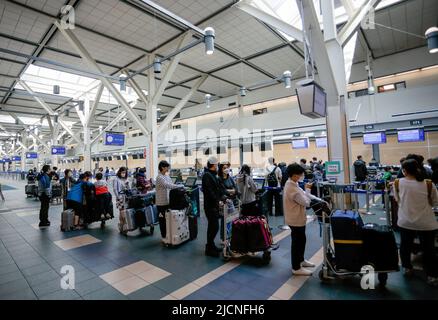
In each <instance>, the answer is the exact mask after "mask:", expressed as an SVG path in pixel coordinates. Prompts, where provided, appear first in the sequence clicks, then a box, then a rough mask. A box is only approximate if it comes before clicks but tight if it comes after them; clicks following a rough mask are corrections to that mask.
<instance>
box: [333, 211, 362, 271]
mask: <svg viewBox="0 0 438 320" xmlns="http://www.w3.org/2000/svg"><path fill="white" fill-rule="evenodd" d="M331 227H332V233H333V242H334V245H335V263H336V268H337V269H346V270H348V271H360V269H361V268H362V266H363V265H364V263H363V254H362V252H363V241H362V227H363V221H362V218H361V217H360V215H359V213H358V212H357V211H351V210H336V211H335V212H333V214H332V216H331Z"/></svg>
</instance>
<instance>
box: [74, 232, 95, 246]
mask: <svg viewBox="0 0 438 320" xmlns="http://www.w3.org/2000/svg"><path fill="white" fill-rule="evenodd" d="M74 239H75V240H76V242H78V243H80V244H82V245H88V244H92V243H97V242H101V240H99V239H97V238H95V237H93V236H91V235H89V234H84V235H82V236H78V237H75V238H74Z"/></svg>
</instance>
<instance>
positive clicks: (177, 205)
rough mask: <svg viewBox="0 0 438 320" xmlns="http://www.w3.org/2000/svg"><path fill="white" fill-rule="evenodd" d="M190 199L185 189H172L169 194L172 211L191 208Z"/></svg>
mask: <svg viewBox="0 0 438 320" xmlns="http://www.w3.org/2000/svg"><path fill="white" fill-rule="evenodd" d="M189 204H190V199H189V197H188V196H187V192H186V190H185V189H183V188H177V189H172V190H170V192H169V208H170V209H171V210H182V209H185V208H187V207H188V206H189Z"/></svg>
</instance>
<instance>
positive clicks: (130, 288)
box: [112, 276, 148, 296]
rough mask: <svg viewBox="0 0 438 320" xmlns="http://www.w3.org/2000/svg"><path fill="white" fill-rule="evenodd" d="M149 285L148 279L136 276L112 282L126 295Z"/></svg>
mask: <svg viewBox="0 0 438 320" xmlns="http://www.w3.org/2000/svg"><path fill="white" fill-rule="evenodd" d="M147 285H148V283H147V282H146V281H144V280H142V279H140V278H139V277H136V276H134V277H130V278H127V279H125V280H122V281H119V282H116V283H113V284H112V286H113V287H114V288H115V289H117V290H119V291H120V293H122V294H124V295H125V296H126V295H128V294H130V293H132V292H134V291H137V290H139V289H141V288H144V287H146V286H147Z"/></svg>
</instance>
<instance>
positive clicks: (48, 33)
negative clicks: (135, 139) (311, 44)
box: [0, 0, 438, 139]
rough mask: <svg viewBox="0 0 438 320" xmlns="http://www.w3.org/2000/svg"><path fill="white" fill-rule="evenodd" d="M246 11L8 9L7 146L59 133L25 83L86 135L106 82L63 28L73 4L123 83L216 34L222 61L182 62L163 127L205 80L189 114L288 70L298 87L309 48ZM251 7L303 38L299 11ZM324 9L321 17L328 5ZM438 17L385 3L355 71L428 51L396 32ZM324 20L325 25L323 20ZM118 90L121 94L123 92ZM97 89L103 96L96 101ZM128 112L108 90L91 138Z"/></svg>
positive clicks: (430, 10)
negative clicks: (31, 130) (126, 73)
mask: <svg viewBox="0 0 438 320" xmlns="http://www.w3.org/2000/svg"><path fill="white" fill-rule="evenodd" d="M237 2H238V1H227V0H221V1H211V0H208V1H185V0H184V1H156V2H155V3H156V4H158V5H160V6H162V7H163V8H165V9H167V10H169V11H170V12H177V13H178V15H179V16H180V17H181V18H182V19H184V22H181V21H179V19H178V18H175V17H172V16H171V15H167V14H163V13H161V12H158V11H155V10H154V8H153V7H152V6H149V5H148V4H147V1H137V0H129V1H116V0H104V1H88V0H78V1H67V2H66V1H56V0H48V1H16V0H7V1H6V0H2V1H1V2H0V13H1V15H0V20H1V21H0V38H1V39H2V41H1V44H0V49H2V50H3V51H2V52H0V82H1V83H0V84H1V85H0V99H1V112H0V114H1V118H0V124H2V126H3V128H4V129H5V130H6V131H7V133H5V132H2V133H1V137H0V138H3V139H4V138H5V137H8V135H14V134H17V133H19V132H21V131H23V130H24V126H27V125H31V124H34V125H35V126H39V129H40V132H41V134H43V135H45V134H47V133H48V132H49V123H48V122H47V118H46V117H45V116H46V115H47V112H46V110H45V109H44V108H42V107H41V106H40V105H39V104H38V103H37V102H36V101H35V100H34V97H32V95H30V94H29V93H28V92H27V91H26V90H24V89H23V87H22V86H21V85H20V84H19V83H18V80H19V79H20V80H24V81H25V82H26V83H27V84H28V85H29V86H30V88H31V89H32V90H33V91H34V92H35V94H36V95H38V96H39V97H40V98H41V99H43V100H44V101H45V102H46V103H47V104H48V105H49V106H50V107H51V108H52V109H53V110H54V111H55V112H57V113H59V114H61V115H62V116H63V119H64V121H65V122H66V123H67V124H68V125H69V126H71V127H72V129H73V130H74V131H75V130H77V129H80V128H81V123H80V121H79V120H80V119H79V118H78V115H77V112H75V108H76V107H77V100H80V99H83V98H84V96H82V97H80V95H81V94H83V93H85V92H88V96H89V98H90V100H93V99H94V97H95V95H96V93H97V87H96V84H98V83H99V82H98V81H96V80H95V79H93V75H92V74H88V73H87V66H86V64H85V63H84V62H83V61H81V59H80V58H79V56H78V54H77V52H76V51H75V50H74V49H73V48H72V47H71V45H70V44H69V43H68V41H67V40H66V39H65V37H63V35H62V34H61V33H60V32H59V30H58V29H57V27H56V26H55V25H54V23H53V22H54V19H55V18H57V17H59V13H60V9H61V7H62V6H63V5H65V4H66V3H67V4H69V5H71V6H73V8H74V13H75V29H74V30H73V32H74V34H75V35H76V36H77V38H78V39H79V40H80V42H81V43H82V44H83V45H84V47H85V48H86V49H87V50H88V51H89V52H90V54H91V56H92V57H93V58H94V59H95V60H96V61H97V63H98V65H99V66H100V67H101V69H102V72H103V73H104V74H106V75H112V76H114V78H117V77H118V76H119V75H120V71H121V70H122V69H123V68H127V69H129V70H130V71H131V72H134V71H136V70H140V69H141V68H143V67H145V66H146V65H147V64H148V61H147V59H146V58H145V57H146V56H147V55H148V54H151V53H155V54H157V55H158V56H161V57H162V56H165V55H167V54H169V53H172V52H173V51H174V50H175V49H176V47H177V45H178V41H179V40H180V39H181V37H182V35H183V34H184V33H186V32H187V31H191V32H192V33H191V36H192V39H195V38H199V37H200V35H199V33H198V31H197V30H203V29H205V28H206V27H213V28H214V30H215V34H216V39H215V52H214V54H213V55H211V56H207V55H206V54H205V52H204V48H203V46H202V45H198V46H196V47H194V48H191V49H189V50H187V51H185V52H184V53H182V54H181V58H180V62H179V65H178V66H177V67H176V69H175V72H174V73H173V74H172V76H171V79H170V81H169V82H168V84H167V86H166V88H165V91H164V93H163V95H162V97H161V98H160V100H159V102H158V108H159V116H160V119H159V121H160V120H162V119H164V118H165V116H166V115H167V114H168V113H169V112H171V110H172V108H174V107H175V105H177V104H178V102H179V101H180V100H181V99H182V98H183V97H184V96H185V95H186V94H187V93H188V92H189V91H190V89H191V88H192V87H193V85H194V84H195V83H196V80H197V79H199V78H200V77H201V76H202V75H208V77H207V79H206V80H205V81H204V82H203V83H202V85H201V86H200V87H199V88H198V89H197V90H196V91H195V92H194V94H193V95H191V96H190V99H189V100H188V101H187V103H186V104H185V106H184V107H185V108H187V107H192V106H197V105H200V104H203V103H204V99H205V95H206V94H210V95H211V96H212V99H213V100H217V99H220V98H223V97H229V96H233V95H236V94H237V93H238V91H239V88H241V87H250V86H251V85H254V84H256V83H260V82H265V81H266V82H267V83H269V81H272V82H271V83H269V84H268V86H271V85H274V84H276V83H277V84H278V83H280V81H281V80H278V79H277V78H278V77H279V76H281V74H282V73H283V72H284V71H285V70H291V71H292V72H293V74H292V78H293V79H300V78H303V77H304V75H305V70H304V52H303V45H302V43H301V42H299V41H296V40H294V39H293V38H291V37H290V36H288V35H286V34H284V33H282V32H280V31H278V30H276V29H275V28H273V27H271V26H269V25H267V24H266V23H264V22H262V21H260V20H258V19H256V18H254V17H253V16H251V15H250V14H248V13H246V12H245V11H243V10H241V9H239V8H238V7H237V5H236V3H237ZM246 3H247V4H248V5H250V6H252V7H254V8H257V9H258V10H261V11H263V12H265V13H268V14H270V15H272V16H274V17H277V18H278V19H280V20H282V21H284V22H287V23H290V24H292V25H293V26H295V27H296V28H297V29H298V30H300V29H301V19H300V14H299V10H298V7H297V5H296V2H295V1H292V0H278V1H264V0H253V1H247V2H246ZM314 3H315V5H316V8H317V9H318V8H319V1H314ZM362 3H364V1H362V0H357V1H356V0H355V1H350V4H351V5H353V6H354V7H356V8H357V7H359V6H360V5H362ZM335 7H336V9H335V14H336V22H337V23H338V27H339V28H340V27H341V26H342V25H343V24H344V23H345V22H346V20H347V19H348V15H347V10H346V9H345V7H344V6H343V5H342V1H335ZM437 10H438V3H436V1H430V0H408V1H400V0H399V1H397V0H384V1H381V2H380V4H379V5H378V6H377V10H376V17H375V22H376V29H370V30H367V29H361V28H360V29H359V32H358V37H357V40H356V43H355V44H354V46H353V47H354V49H355V50H354V57H353V58H352V62H353V63H360V62H363V61H366V59H367V57H366V55H367V52H369V53H370V54H371V56H372V58H373V59H378V58H379V57H383V56H387V55H391V54H395V53H397V52H403V51H406V50H409V49H412V48H417V47H423V46H425V45H426V40H425V39H421V38H420V37H415V36H410V35H409V34H406V33H400V32H397V31H394V30H395V29H401V30H405V31H407V32H409V33H411V34H414V35H415V34H416V35H422V34H424V30H425V29H426V28H427V27H429V26H430V25H433V24H434V23H435V22H436V21H434V17H436V14H435V13H437ZM407 12H409V14H413V12H415V14H416V15H417V16H419V17H420V19H416V20H415V21H412V19H408V17H407ZM434 14H435V15H434ZM319 18H320V20H321V16H320V17H319ZM185 22H188V23H187V24H185ZM192 39H189V40H190V41H191V40H192ZM186 41H187V40H186ZM14 53H16V54H14ZM169 65H170V61H166V62H163V64H162V69H163V70H162V72H161V74H159V75H157V76H156V77H155V86H156V87H159V86H160V83H161V78H162V77H163V76H164V75H165V74H166V69H167V68H168V67H169ZM63 66H65V67H63ZM69 67H73V68H74V70H73V69H69ZM82 71H85V72H82ZM134 79H135V80H136V82H137V83H138V84H139V86H140V87H141V89H142V91H143V93H145V94H147V90H148V76H147V71H146V72H143V73H140V74H139V75H137V76H136V77H135V78H134ZM275 79H277V81H276V80H275ZM113 82H114V81H113ZM114 84H115V85H116V86H117V87H118V84H117V83H116V82H114ZM54 85H58V86H59V87H60V92H59V94H56V95H54V94H53V86H54ZM93 86H94V88H93ZM127 87H128V88H127V90H126V93H124V95H125V97H126V100H127V101H129V102H132V103H133V104H136V103H137V102H138V101H137V98H138V96H137V95H136V94H135V92H134V91H133V90H132V88H131V87H130V86H129V84H128V86H127ZM90 88H92V89H93V90H90V91H88V90H89V89H90ZM293 92H294V91H291V93H290V94H291V95H292V94H293ZM248 94H251V92H249V93H248ZM75 98H76V99H75ZM75 106H76V107H75ZM119 110H121V109H120V107H119V106H118V104H117V101H116V100H115V99H114V98H113V97H112V96H111V95H110V94H109V92H108V91H107V90H106V89H104V90H103V93H102V95H101V99H100V103H99V105H98V106H97V110H96V113H95V117H94V119H92V121H91V122H90V128H91V129H92V130H96V131H97V130H98V129H99V127H100V126H103V127H105V126H106V124H108V122H109V121H110V119H112V118H114V117H115V116H116V114H118V112H119ZM134 110H135V112H136V114H138V115H139V116H140V118H141V119H145V117H146V111H145V108H144V105H143V104H142V103H137V104H136V105H135V106H134ZM10 113H12V114H13V115H14V118H13V117H12V116H11V114H10ZM15 117H18V119H19V120H17V119H16V118H15ZM33 120H34V121H33ZM126 120H127V121H128V126H129V127H133V128H135V127H136V124H135V123H133V122H132V121H131V120H130V119H129V117H125V118H122V119H121V122H123V124H126V122H125V121H126ZM66 136H68V134H67V135H66Z"/></svg>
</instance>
